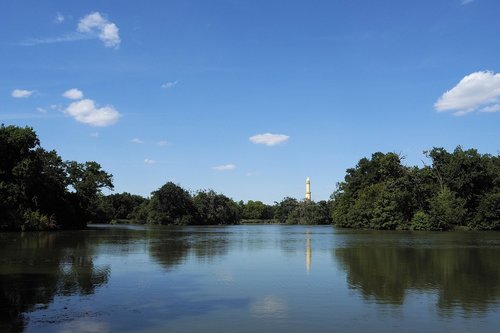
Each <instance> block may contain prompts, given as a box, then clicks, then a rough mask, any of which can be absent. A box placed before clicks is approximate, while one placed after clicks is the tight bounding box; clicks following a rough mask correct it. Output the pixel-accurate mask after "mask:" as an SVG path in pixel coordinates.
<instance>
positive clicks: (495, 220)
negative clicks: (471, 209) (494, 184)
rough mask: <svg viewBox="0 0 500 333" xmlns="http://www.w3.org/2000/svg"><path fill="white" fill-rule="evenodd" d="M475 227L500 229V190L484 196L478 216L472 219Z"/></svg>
mask: <svg viewBox="0 0 500 333" xmlns="http://www.w3.org/2000/svg"><path fill="white" fill-rule="evenodd" d="M471 227H472V228H473V229H480V230H500V192H496V193H489V194H487V195H485V196H483V197H482V199H481V201H480V203H479V207H478V209H477V213H476V216H474V219H473V220H472V221H471Z"/></svg>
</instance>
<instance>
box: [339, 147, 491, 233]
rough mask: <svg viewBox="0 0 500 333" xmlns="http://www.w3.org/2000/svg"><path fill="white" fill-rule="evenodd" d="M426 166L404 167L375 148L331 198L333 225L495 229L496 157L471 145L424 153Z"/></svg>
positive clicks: (398, 159) (349, 171)
mask: <svg viewBox="0 0 500 333" xmlns="http://www.w3.org/2000/svg"><path fill="white" fill-rule="evenodd" d="M425 154H426V156H427V157H428V158H429V159H430V161H431V163H430V165H424V166H423V167H422V168H419V167H407V166H404V165H402V163H401V160H402V158H401V157H400V156H399V155H397V154H395V153H387V154H383V153H375V154H373V155H372V157H371V159H368V158H363V159H361V160H360V161H359V162H358V164H357V165H356V167H355V168H351V169H348V170H347V174H346V176H345V180H344V181H343V182H341V183H340V184H338V188H337V191H336V192H335V193H333V195H332V197H331V199H332V201H331V214H332V218H333V221H334V222H335V224H336V225H337V226H339V227H348V228H367V229H403V230H456V229H472V230H498V229H500V157H499V156H492V155H488V154H480V153H478V152H477V150H475V149H469V150H463V149H462V148H461V147H457V148H456V149H455V151H454V152H452V153H450V152H447V151H446V150H445V149H443V148H433V149H432V150H430V151H426V152H425Z"/></svg>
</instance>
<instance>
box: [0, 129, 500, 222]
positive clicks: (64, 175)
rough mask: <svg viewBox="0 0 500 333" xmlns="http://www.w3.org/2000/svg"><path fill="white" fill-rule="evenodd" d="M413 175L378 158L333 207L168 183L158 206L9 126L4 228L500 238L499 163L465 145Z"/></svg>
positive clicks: (390, 159) (2, 133) (366, 162)
mask: <svg viewBox="0 0 500 333" xmlns="http://www.w3.org/2000/svg"><path fill="white" fill-rule="evenodd" d="M426 155H427V157H428V158H429V159H430V163H429V165H425V164H424V166H423V167H416V166H414V167H408V166H405V165H403V164H402V160H403V159H402V157H401V156H400V155H398V154H395V153H387V154H384V153H380V152H377V153H374V154H373V155H372V156H371V158H362V159H361V160H360V161H359V162H358V164H357V165H356V166H355V167H354V168H349V169H347V171H346V176H345V178H344V181H342V182H340V183H339V184H338V185H337V189H336V191H335V192H334V193H333V194H332V195H331V197H330V200H328V201H319V202H312V201H311V202H309V201H305V200H301V201H299V200H297V199H294V198H290V197H285V198H284V199H283V200H282V201H280V202H275V203H274V204H273V205H267V204H265V203H263V202H261V201H253V200H249V201H247V202H246V203H245V202H243V201H239V202H236V201H234V200H233V199H231V198H228V197H226V196H225V195H223V194H220V193H216V192H214V191H212V190H202V191H197V192H194V193H191V192H189V191H187V190H186V189H184V188H182V187H181V186H179V185H177V184H174V183H172V182H167V183H166V184H165V185H163V186H162V187H160V188H159V189H158V190H156V191H154V192H152V193H151V196H150V197H149V198H144V197H142V196H139V195H134V194H130V193H118V194H111V195H103V194H102V189H104V188H108V189H113V183H112V175H111V174H109V173H107V172H105V171H103V170H102V169H101V166H100V165H99V164H98V163H97V162H94V161H90V162H85V163H78V162H75V161H63V160H62V158H61V157H60V156H59V155H58V154H57V153H56V152H55V151H47V150H45V149H43V148H42V147H41V146H40V141H39V139H38V137H37V135H36V133H35V131H34V130H33V129H32V128H30V127H25V128H21V127H17V126H4V125H1V127H0V156H2V159H1V160H0V230H51V229H81V228H84V227H85V226H86V225H87V224H88V223H111V222H118V223H120V222H121V223H123V222H126V223H138V224H159V225H214V224H223V225H228V224H237V223H240V222H242V221H243V222H247V223H248V222H264V223H282V224H334V225H336V226H338V227H345V228H365V229H392V230H394V229H400V230H454V229H475V230H499V229H500V157H499V156H493V155H489V154H480V153H478V152H477V150H475V149H469V150H463V149H462V148H461V147H457V148H456V149H455V150H454V151H453V152H452V153H450V152H447V151H446V150H445V149H443V148H433V149H432V150H430V151H427V152H426Z"/></svg>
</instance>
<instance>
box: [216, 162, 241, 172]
mask: <svg viewBox="0 0 500 333" xmlns="http://www.w3.org/2000/svg"><path fill="white" fill-rule="evenodd" d="M212 169H213V170H215V171H231V170H234V169H236V165H234V164H223V165H217V166H214V167H213V168H212Z"/></svg>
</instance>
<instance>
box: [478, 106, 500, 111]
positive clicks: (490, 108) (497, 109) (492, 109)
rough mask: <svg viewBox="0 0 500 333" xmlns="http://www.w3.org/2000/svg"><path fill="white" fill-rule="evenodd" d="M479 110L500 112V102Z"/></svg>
mask: <svg viewBox="0 0 500 333" xmlns="http://www.w3.org/2000/svg"><path fill="white" fill-rule="evenodd" d="M479 111H481V112H499V111H500V104H493V105H490V106H487V107H484V108H482V109H481V110H479Z"/></svg>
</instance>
